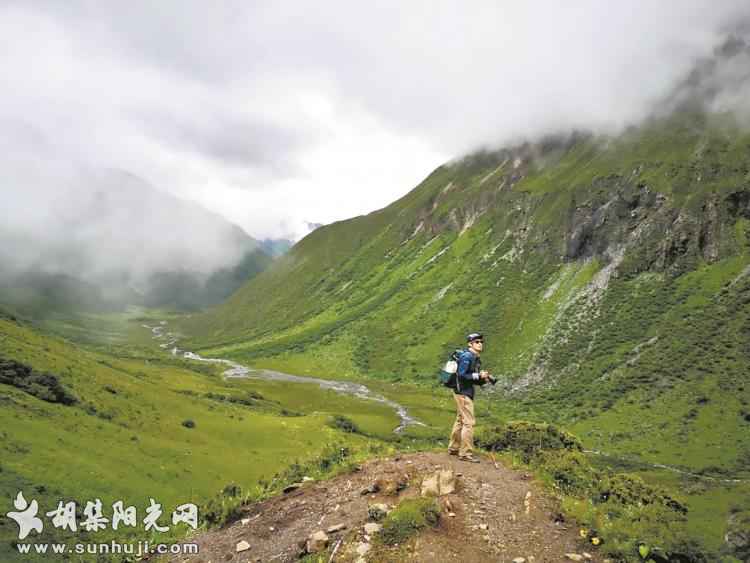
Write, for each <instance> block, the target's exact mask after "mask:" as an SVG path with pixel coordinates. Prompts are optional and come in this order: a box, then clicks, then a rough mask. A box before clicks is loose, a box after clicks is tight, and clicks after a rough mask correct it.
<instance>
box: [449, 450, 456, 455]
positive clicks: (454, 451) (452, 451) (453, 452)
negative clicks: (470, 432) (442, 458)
mask: <svg viewBox="0 0 750 563" xmlns="http://www.w3.org/2000/svg"><path fill="white" fill-rule="evenodd" d="M448 455H458V450H448Z"/></svg>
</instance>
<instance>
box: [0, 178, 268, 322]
mask: <svg viewBox="0 0 750 563" xmlns="http://www.w3.org/2000/svg"><path fill="white" fill-rule="evenodd" d="M63 196H64V197H63ZM63 196H60V199H59V200H58V202H47V204H48V205H51V206H55V204H56V203H58V208H57V209H56V211H57V212H56V214H55V215H54V216H53V218H52V219H51V220H50V221H49V223H48V224H46V225H43V226H41V227H42V228H40V226H39V225H38V224H36V223H32V222H29V224H28V225H25V224H20V225H19V224H18V223H16V224H13V225H10V226H9V225H4V226H3V228H2V229H0V260H2V261H3V263H4V264H6V265H7V268H6V269H4V271H3V272H1V273H0V302H4V303H6V304H8V305H9V306H11V307H14V308H15V309H16V310H18V311H20V312H23V313H26V314H32V315H34V316H39V315H44V314H46V313H51V312H70V311H73V310H81V311H83V310H111V309H117V308H121V307H124V306H126V305H128V304H145V305H149V306H154V307H172V308H177V309H191V310H192V309H196V308H201V307H204V306H207V305H212V304H215V303H218V302H220V301H221V300H223V299H225V298H226V297H228V296H229V295H230V294H231V293H232V292H233V291H234V290H236V289H237V288H239V287H240V286H241V285H242V284H243V283H245V282H246V281H248V280H249V279H250V278H251V277H252V276H254V275H256V274H257V273H258V272H260V271H262V270H263V269H265V268H266V267H267V266H268V265H269V264H270V262H271V257H270V256H269V255H267V254H266V253H265V252H264V251H263V249H262V248H261V246H260V243H258V241H256V240H255V239H253V238H252V237H250V236H249V235H248V234H247V233H245V232H244V231H243V230H242V229H240V228H239V227H237V226H236V225H233V224H232V223H229V222H228V221H226V220H225V219H224V218H222V217H221V216H219V215H217V214H215V213H212V212H209V211H208V210H206V209H204V208H202V207H200V206H199V205H197V204H194V203H191V202H187V201H184V200H181V199H179V198H176V197H174V196H172V195H170V194H167V193H164V192H161V191H159V190H157V189H155V188H153V187H152V186H150V185H149V184H147V183H146V182H144V181H143V180H141V179H139V178H137V177H135V176H133V175H132V174H128V173H125V172H122V171H117V170H108V171H97V172H95V173H91V172H89V173H87V174H86V175H85V176H82V177H81V178H79V182H78V183H76V184H74V185H73V187H71V188H69V189H67V190H66V191H65V192H64V194H63Z"/></svg>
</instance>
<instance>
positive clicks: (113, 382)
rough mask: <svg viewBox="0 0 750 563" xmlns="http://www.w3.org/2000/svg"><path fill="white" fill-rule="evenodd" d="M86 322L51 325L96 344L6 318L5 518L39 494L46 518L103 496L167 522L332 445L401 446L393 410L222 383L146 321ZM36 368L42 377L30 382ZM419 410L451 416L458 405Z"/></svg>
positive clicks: (7, 523) (107, 508)
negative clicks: (176, 351) (156, 508)
mask: <svg viewBox="0 0 750 563" xmlns="http://www.w3.org/2000/svg"><path fill="white" fill-rule="evenodd" d="M80 319H81V318H80V317H78V318H77V319H75V320H74V324H71V325H65V324H63V323H61V322H59V323H55V324H53V325H49V326H46V328H47V329H55V330H56V331H57V332H58V333H61V334H62V333H66V334H68V335H71V336H72V337H74V338H76V339H77V340H82V341H85V342H86V344H87V345H86V347H83V346H82V345H80V344H77V343H76V342H74V341H71V340H66V339H63V338H60V337H56V336H51V335H50V333H49V332H47V331H45V332H40V331H39V330H37V329H36V328H34V327H32V326H30V325H28V324H25V323H22V322H19V321H14V320H11V319H10V318H8V317H5V316H2V315H0V428H1V430H0V436H1V437H2V439H1V440H0V449H1V450H2V455H0V460H1V461H0V498H3V499H5V500H4V501H3V502H4V506H5V509H3V511H2V512H3V514H5V512H7V511H8V510H12V499H14V498H15V496H16V494H17V492H18V491H23V492H24V495H25V497H26V499H27V500H29V501H30V500H31V499H36V500H37V501H38V502H39V505H40V513H41V512H42V511H49V510H52V509H53V508H54V507H56V506H57V502H58V501H59V500H66V501H69V500H74V501H76V502H77V503H78V504H79V509H78V512H79V518H80V516H81V511H82V509H83V506H84V505H85V502H86V501H87V500H93V499H95V498H100V499H101V500H102V501H103V503H104V512H105V516H106V517H110V516H111V512H112V509H111V504H112V503H113V502H114V501H116V500H124V501H125V504H126V505H128V504H132V505H134V506H136V508H137V509H138V514H139V519H142V518H143V517H144V516H145V513H144V511H145V508H146V507H147V506H148V503H149V498H150V497H153V498H155V499H156V500H157V502H160V503H161V504H162V505H163V508H164V516H163V517H162V520H161V521H160V523H161V524H165V523H166V524H167V525H169V524H171V522H169V519H170V514H171V510H173V509H174V507H175V506H177V505H178V504H181V503H184V502H191V501H192V502H196V503H198V504H199V505H201V506H205V503H206V501H207V500H208V499H210V498H211V497H213V496H214V495H215V494H216V492H217V491H218V490H220V489H221V488H223V487H224V486H226V485H227V484H229V483H237V484H239V485H240V486H241V487H242V488H243V490H245V491H252V490H254V488H255V487H258V485H259V483H262V482H263V481H264V480H266V481H267V480H269V479H270V478H271V477H272V476H273V475H274V474H275V473H276V472H278V471H281V470H282V469H284V468H286V467H288V466H290V465H293V464H294V463H295V462H304V461H305V460H308V459H312V458H314V457H315V456H317V455H319V454H320V453H321V452H322V451H324V450H325V449H326V448H327V447H330V445H332V444H340V445H348V446H349V447H352V448H357V447H360V446H361V447H364V446H365V445H366V444H370V443H372V442H374V443H382V442H381V440H384V441H389V440H392V439H393V438H394V436H393V434H392V430H393V428H395V427H396V426H397V424H398V418H397V417H396V414H395V413H394V411H393V410H392V409H391V408H389V407H387V406H385V405H381V404H379V403H374V402H370V401H363V400H359V399H356V398H353V397H348V396H343V395H340V394H337V393H335V392H333V391H327V390H323V389H321V388H319V387H318V386H317V385H305V384H295V385H290V384H284V383H280V382H268V381H258V380H231V381H224V380H223V379H222V378H221V377H220V374H219V369H218V368H217V367H216V366H213V365H205V364H198V363H195V362H187V361H185V360H180V359H173V358H172V357H171V356H169V355H168V354H167V353H165V352H164V351H163V350H161V349H159V348H158V346H156V344H155V343H153V342H152V341H151V337H150V331H149V330H147V329H144V328H143V327H142V326H141V324H142V323H143V320H141V319H139V318H132V316H131V318H129V319H128V318H127V317H125V316H122V315H120V316H114V315H111V316H108V317H91V318H89V324H88V325H87V326H85V327H84V326H82V325H81V324H80V323H81V320H80ZM148 321H149V322H154V321H153V320H152V319H148ZM97 328H98V330H95V329H97ZM96 334H99V335H100V339H99V340H98V341H96V340H94V335H96ZM26 368H28V370H32V371H30V372H29V373H30V375H29V373H27V374H26V375H25V376H24V374H23V373H21V372H22V371H23V370H24V369H26ZM17 372H18V373H17ZM50 378H53V379H54V384H52V383H50V381H51V379H50ZM53 387H54V388H60V389H62V390H64V395H60V397H63V398H65V400H64V401H61V400H56V399H54V395H53V394H51V393H50V392H49V389H51V388H53ZM68 399H70V400H68ZM417 402H419V403H421V404H423V405H427V404H428V403H431V404H432V405H433V406H432V408H434V409H441V410H443V411H444V412H443V414H442V416H441V417H440V418H446V419H447V418H449V415H447V412H448V411H447V409H448V404H447V401H444V400H440V401H439V403H440V404H438V401H433V400H431V399H430V398H429V397H427V398H426V399H420V400H418V401H417ZM334 415H343V416H346V417H348V418H349V420H351V421H353V422H354V424H356V426H357V427H358V429H359V433H356V434H351V433H346V432H343V431H341V430H339V429H337V428H336V427H335V425H333V424H332V420H333V418H332V417H333V416H334ZM188 421H190V422H188ZM373 439H374V440H373ZM202 518H203V516H201V521H203V520H202ZM43 519H44V522H45V531H44V534H43V535H42V536H40V537H36V536H35V535H34V534H32V536H31V537H30V541H40V540H41V541H52V540H53V539H54V538H60V537H61V535H60V533H59V532H56V531H55V530H54V529H53V528H52V526H51V523H50V521H49V519H47V518H44V517H43ZM79 521H80V520H79ZM186 530H187V529H186V528H185V527H184V526H183V525H180V526H177V527H176V529H175V530H174V533H173V534H171V535H170V534H148V533H146V534H145V536H146V537H145V538H144V531H143V526H142V525H139V527H138V528H136V529H135V530H134V531H133V530H131V529H129V528H126V529H125V530H124V531H122V530H121V531H120V532H119V535H118V537H120V538H122V537H130V538H135V537H137V538H140V539H147V538H148V537H149V536H150V537H151V539H152V540H153V541H167V540H170V539H171V540H172V541H174V539H175V538H177V537H180V534H184V532H185V531H186ZM16 533H17V527H16V524H15V523H14V522H13V521H11V520H9V519H7V518H5V517H3V518H2V519H0V559H2V560H3V561H5V560H9V559H12V557H13V555H12V554H13V553H15V551H14V549H15V548H14V547H13V542H14V541H15V540H16V539H17V538H16ZM111 534H112V531H111V530H110V529H108V530H106V531H101V532H98V533H80V532H79V534H77V535H76V536H75V541H84V542H85V541H109V539H110V538H111ZM24 560H28V558H25V559H24Z"/></svg>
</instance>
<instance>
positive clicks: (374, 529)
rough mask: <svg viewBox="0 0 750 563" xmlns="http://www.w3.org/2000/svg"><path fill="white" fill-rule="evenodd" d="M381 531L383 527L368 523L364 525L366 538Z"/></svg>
mask: <svg viewBox="0 0 750 563" xmlns="http://www.w3.org/2000/svg"><path fill="white" fill-rule="evenodd" d="M382 529H383V526H381V525H380V524H376V523H375V522H368V523H367V524H365V534H367V535H368V536H374V535H375V534H377V533H378V532H379V531H380V530H382Z"/></svg>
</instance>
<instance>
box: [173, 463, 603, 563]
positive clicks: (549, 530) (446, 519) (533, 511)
mask: <svg viewBox="0 0 750 563" xmlns="http://www.w3.org/2000/svg"><path fill="white" fill-rule="evenodd" d="M421 494H433V495H437V496H438V499H439V503H440V507H441V515H440V521H439V523H438V525H437V526H436V527H435V528H430V529H427V530H423V531H422V532H420V533H419V534H417V535H416V536H414V537H413V538H412V539H410V540H409V541H408V542H406V543H405V544H404V545H400V546H385V545H382V542H378V539H377V536H378V532H379V527H380V525H379V524H377V523H375V522H374V520H377V519H379V518H380V517H381V516H382V514H379V512H380V511H382V510H389V509H392V508H393V507H395V506H397V505H398V503H399V502H400V501H401V500H403V499H405V498H410V497H415V496H420V495H421ZM378 505H385V506H378ZM191 541H195V542H197V543H198V544H199V546H200V554H199V555H196V556H192V557H190V558H187V559H186V558H185V556H182V557H180V558H178V559H175V560H174V561H192V562H203V563H218V562H220V561H231V562H233V563H234V562H237V563H239V562H247V561H249V562H263V563H265V562H267V561H268V562H271V561H274V562H280V563H281V562H287V561H296V560H298V559H300V558H301V557H304V556H305V555H306V554H309V553H310V552H318V553H325V555H324V556H321V557H320V561H323V562H328V563H331V562H358V563H363V562H365V561H373V562H380V561H394V562H396V561H425V562H426V561H429V562H448V561H451V562H461V563H471V562H484V561H495V562H507V563H513V562H515V563H522V562H523V563H545V562H565V561H595V562H600V563H602V562H605V563H606V560H604V559H602V557H601V556H600V555H599V554H597V552H596V549H597V548H596V547H595V546H593V545H591V544H590V543H588V541H586V540H583V539H581V537H580V536H579V528H578V526H577V525H576V524H575V523H574V522H569V521H566V520H565V519H564V518H563V517H562V515H561V514H560V513H559V512H558V511H557V508H556V506H555V502H554V501H553V500H552V499H550V498H549V497H547V496H545V495H544V493H543V491H542V487H541V485H540V484H539V483H537V482H535V481H534V480H533V479H532V477H531V476H530V475H528V474H526V473H524V472H519V471H514V470H512V469H510V468H508V467H506V466H505V465H503V464H502V463H500V462H495V461H494V460H493V459H491V458H488V457H482V462H481V463H478V464H473V463H466V462H462V461H459V460H458V459H457V458H456V457H453V456H449V455H447V454H443V453H417V454H411V455H403V456H397V457H395V458H386V459H379V460H372V461H369V462H367V463H365V464H363V465H362V466H360V468H359V469H358V470H357V471H355V472H353V473H347V474H344V475H340V476H337V477H335V478H333V479H331V480H328V481H324V482H312V481H310V482H306V483H302V484H300V485H299V487H297V488H293V489H292V490H289V491H288V492H286V493H284V494H282V495H280V496H277V497H274V498H271V499H268V500H265V501H263V502H258V503H254V504H250V505H248V506H246V507H245V508H244V513H243V515H242V516H241V519H240V520H238V521H237V522H234V523H232V524H230V525H229V526H227V527H226V528H223V529H220V530H215V531H211V532H205V533H202V534H200V535H197V536H195V537H194V538H192V539H191ZM326 549H327V550H328V552H326ZM331 550H335V551H333V553H332V554H331V553H330V551H331ZM311 560H312V561H318V559H317V558H313V559H311Z"/></svg>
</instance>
